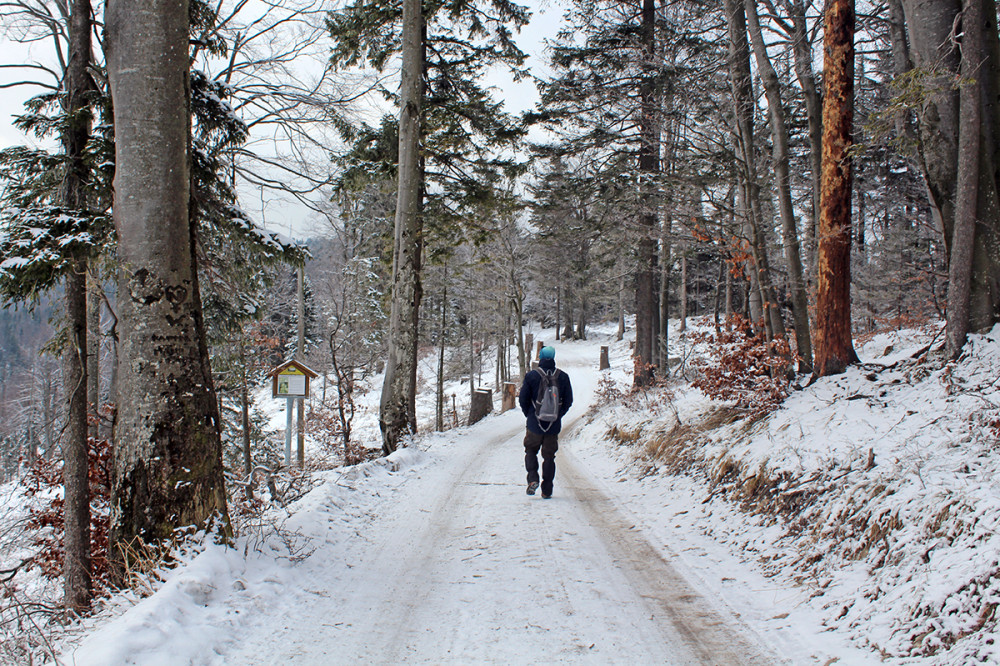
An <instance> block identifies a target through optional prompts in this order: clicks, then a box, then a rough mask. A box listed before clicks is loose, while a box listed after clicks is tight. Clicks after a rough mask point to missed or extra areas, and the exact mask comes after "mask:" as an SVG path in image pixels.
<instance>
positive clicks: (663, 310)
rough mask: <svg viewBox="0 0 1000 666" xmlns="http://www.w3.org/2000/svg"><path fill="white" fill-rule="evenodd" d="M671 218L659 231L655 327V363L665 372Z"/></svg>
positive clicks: (667, 354)
mask: <svg viewBox="0 0 1000 666" xmlns="http://www.w3.org/2000/svg"><path fill="white" fill-rule="evenodd" d="M672 224H673V220H672V219H671V217H670V216H669V215H668V216H667V219H665V220H664V221H663V225H662V228H661V231H660V254H661V257H660V289H659V295H660V312H659V315H658V317H657V319H658V321H659V323H660V325H659V326H658V327H657V330H658V331H659V335H658V336H657V341H656V347H657V350H656V351H657V354H656V359H657V365H658V366H659V367H660V369H661V370H662V371H663V372H664V373H666V371H667V370H668V369H669V367H670V366H669V364H668V362H667V361H668V359H669V356H670V355H669V353H668V349H669V347H668V344H669V342H670V340H669V337H670V331H669V325H670V307H669V306H670V267H671V253H672V252H673V247H672V246H671V243H670V234H671V231H672V229H671V226H672Z"/></svg>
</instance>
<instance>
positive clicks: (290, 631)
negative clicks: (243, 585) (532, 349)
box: [221, 358, 768, 664]
mask: <svg viewBox="0 0 1000 666" xmlns="http://www.w3.org/2000/svg"><path fill="white" fill-rule="evenodd" d="M574 360H575V359H572V358H569V359H565V360H564V362H563V363H561V365H562V367H567V369H568V370H569V371H570V372H571V373H572V376H573V377H574V380H575V383H574V384H575V385H574V388H575V390H576V393H577V407H576V408H575V409H574V413H575V414H576V418H575V419H573V420H572V421H571V422H570V424H569V426H570V432H567V433H566V435H565V436H564V437H563V438H562V439H563V444H562V450H561V451H560V454H559V456H558V459H557V462H558V472H557V478H556V487H555V492H554V494H553V497H552V499H549V500H543V499H541V498H540V496H535V497H529V496H527V495H526V494H525V492H524V481H523V479H524V470H523V466H522V460H523V449H522V446H521V438H522V436H523V419H522V418H521V416H520V413H519V412H517V411H516V410H515V411H514V412H511V413H508V414H506V415H504V416H502V417H494V418H491V419H489V421H488V422H487V423H483V424H480V425H478V426H476V427H474V428H471V429H469V430H468V431H466V432H465V433H463V434H462V435H461V436H460V437H457V438H455V439H454V440H453V442H451V443H450V445H449V446H448V447H447V450H446V451H439V450H437V449H435V450H434V451H433V452H432V455H433V457H434V460H433V461H431V463H430V464H426V465H423V466H422V467H421V468H420V469H419V471H417V472H416V473H412V474H411V476H410V478H408V479H407V481H406V483H404V484H400V485H398V486H396V487H395V488H393V489H392V490H391V492H390V491H387V492H386V493H385V495H386V496H385V497H384V498H383V500H384V501H382V502H381V503H380V505H379V507H378V509H377V511H376V512H375V513H374V514H373V515H371V522H370V523H369V524H368V525H367V528H366V529H365V530H364V531H363V532H359V533H358V534H357V535H356V536H355V538H353V539H352V541H351V543H350V544H349V547H348V549H347V553H346V555H345V556H344V558H345V559H344V560H343V561H323V553H322V550H320V551H318V552H317V553H315V554H314V555H313V556H312V557H311V558H310V560H311V562H310V563H309V565H308V566H309V568H310V570H311V571H312V572H313V579H312V580H311V581H310V584H309V586H310V590H308V595H307V596H308V597H310V599H309V600H308V601H305V602H302V603H293V604H280V605H278V606H277V607H275V608H274V611H276V616H275V617H271V618H270V619H269V620H268V621H267V624H268V625H270V628H268V629H267V630H266V631H263V632H261V631H254V632H251V633H252V635H251V636H244V637H234V638H236V641H235V642H236V643H238V644H241V648H240V649H237V650H234V651H233V652H229V653H228V654H223V655H221V656H222V659H221V661H223V662H225V663H248V664H276V663H295V664H341V663H343V664H356V663H384V664H396V663H484V662H485V663H528V662H535V661H573V662H585V663H586V662H589V663H602V664H603V663H630V664H636V663H639V664H653V663H656V664H737V663H747V664H750V663H752V664H761V663H766V662H767V661H768V659H766V658H765V657H764V656H763V655H762V653H761V650H760V648H759V647H758V646H756V645H754V644H752V643H751V642H750V641H749V640H748V639H746V638H744V637H743V636H742V635H741V633H740V631H739V630H738V629H737V628H735V626H734V625H733V623H732V620H731V619H730V618H727V617H724V616H723V615H720V614H719V613H718V612H717V611H715V610H714V609H713V608H712V606H711V604H710V603H709V602H708V601H707V600H706V599H704V598H703V597H702V596H700V595H699V594H698V592H696V591H695V590H694V588H693V587H692V586H691V585H689V584H688V583H687V582H686V581H685V580H684V579H683V578H682V576H681V575H679V574H678V573H677V572H676V571H675V570H674V569H673V568H672V567H671V565H670V563H669V562H667V561H666V560H665V559H664V558H663V557H662V556H661V554H660V553H659V552H658V551H657V550H656V549H655V548H653V547H652V546H651V545H650V544H649V543H648V542H647V541H646V540H645V538H644V536H643V535H642V533H641V532H639V531H637V530H636V529H634V525H632V524H631V523H630V522H629V521H628V520H627V519H625V518H624V517H623V516H622V514H620V513H619V511H618V510H617V509H616V508H615V507H614V504H613V502H611V501H610V500H609V499H608V498H607V497H606V496H604V495H603V494H602V493H601V492H600V491H599V490H598V488H597V487H596V485H595V484H593V483H591V482H589V481H588V476H587V474H586V472H585V470H584V469H582V468H581V467H580V466H579V465H578V464H574V460H573V456H572V431H571V429H572V425H573V422H574V421H576V420H577V419H579V418H580V417H579V415H580V414H581V413H582V412H583V411H584V409H585V408H586V406H587V405H588V404H589V403H590V401H591V395H592V392H593V388H594V386H593V384H594V379H593V378H592V377H590V376H589V375H592V374H596V373H593V372H574V369H573V365H575V363H574ZM345 567H346V569H345ZM324 568H325V569H326V570H328V571H329V572H330V575H329V577H327V576H325V575H324Z"/></svg>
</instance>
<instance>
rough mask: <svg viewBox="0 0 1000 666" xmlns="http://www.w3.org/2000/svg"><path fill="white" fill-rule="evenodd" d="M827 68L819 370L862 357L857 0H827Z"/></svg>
mask: <svg viewBox="0 0 1000 666" xmlns="http://www.w3.org/2000/svg"><path fill="white" fill-rule="evenodd" d="M824 27H825V35H824V58H823V72H824V77H823V78H824V82H825V84H826V91H825V94H824V95H823V190H822V195H823V196H822V206H821V208H820V229H819V256H818V262H819V271H818V290H817V294H816V364H815V368H814V370H815V373H816V374H817V375H818V376H821V377H822V376H826V375H833V374H838V373H841V372H843V371H844V370H845V369H846V368H847V366H848V365H849V364H851V363H856V362H857V361H858V357H857V354H856V353H855V352H854V345H853V342H852V340H851V158H850V154H849V152H848V151H849V150H850V148H851V145H852V143H853V141H852V138H851V124H852V122H853V119H854V0H828V2H827V5H826V14H825V24H824Z"/></svg>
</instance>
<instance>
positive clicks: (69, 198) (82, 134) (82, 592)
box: [62, 0, 93, 612]
mask: <svg viewBox="0 0 1000 666" xmlns="http://www.w3.org/2000/svg"><path fill="white" fill-rule="evenodd" d="M90 30H91V19H90V0H73V2H72V5H71V6H70V21H69V62H68V65H67V67H66V78H65V90H64V92H65V95H66V99H65V102H64V106H65V110H66V114H67V116H68V118H69V120H68V123H67V127H66V129H65V130H64V131H63V150H64V151H65V153H66V159H67V162H68V167H67V169H66V175H65V177H64V179H63V183H62V188H63V192H62V202H63V205H64V206H65V207H66V209H67V210H69V211H83V210H86V208H87V194H86V183H87V171H88V169H87V166H86V163H85V161H84V153H85V152H86V147H87V141H88V140H89V139H90V112H89V110H88V108H87V106H88V105H87V99H86V96H87V94H88V93H89V92H90V91H91V90H92V89H93V82H92V81H91V78H90V72H89V71H88V67H89V66H90V62H91V38H90ZM65 299H66V321H67V326H68V328H69V335H68V345H67V348H66V349H65V350H64V352H63V358H64V371H63V373H64V374H63V385H64V387H65V395H66V407H67V414H66V430H65V432H66V439H65V443H64V445H63V487H64V501H65V505H64V517H65V525H64V527H65V529H64V531H63V549H64V560H63V583H64V584H63V591H64V594H65V597H64V603H65V605H66V607H67V608H68V609H70V610H73V611H77V612H79V611H83V610H86V609H87V608H89V607H90V599H91V561H90V476H89V473H88V471H89V469H90V461H89V456H88V453H87V451H88V446H87V437H88V435H89V432H88V427H87V389H88V388H89V386H88V382H87V259H86V257H84V256H79V257H76V258H74V260H73V261H72V262H71V263H70V269H69V272H68V273H67V275H66V291H65Z"/></svg>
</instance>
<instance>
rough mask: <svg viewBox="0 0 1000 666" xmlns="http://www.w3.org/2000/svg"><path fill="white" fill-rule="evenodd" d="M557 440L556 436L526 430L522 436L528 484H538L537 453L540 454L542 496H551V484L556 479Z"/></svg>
mask: <svg viewBox="0 0 1000 666" xmlns="http://www.w3.org/2000/svg"><path fill="white" fill-rule="evenodd" d="M558 450H559V438H558V437H557V436H556V435H539V434H538V433H535V432H531V431H530V430H528V431H527V432H526V433H525V435H524V468H525V469H526V470H527V471H528V483H531V482H532V481H534V482H536V483H537V482H538V452H539V451H541V452H542V494H543V495H551V494H552V482H553V481H554V480H555V478H556V451H558Z"/></svg>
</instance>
